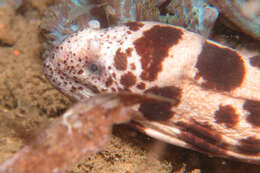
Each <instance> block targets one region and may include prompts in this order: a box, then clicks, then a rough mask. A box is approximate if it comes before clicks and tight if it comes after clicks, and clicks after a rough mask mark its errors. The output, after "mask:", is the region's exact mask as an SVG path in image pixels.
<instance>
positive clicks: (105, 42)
mask: <svg viewBox="0 0 260 173" xmlns="http://www.w3.org/2000/svg"><path fill="white" fill-rule="evenodd" d="M259 59H260V58H259V57H255V58H252V59H250V58H248V57H243V56H241V55H240V54H239V53H238V52H236V51H235V50H233V49H231V48H228V47H225V46H222V45H220V44H218V43H216V42H213V41H209V40H205V39H204V38H203V37H201V36H200V35H198V34H195V33H192V32H189V31H186V30H185V29H183V28H180V27H176V26H172V25H166V24H161V23H155V22H138V23H130V24H126V25H120V26H116V27H113V28H108V29H100V30H97V29H91V28H87V29H85V30H82V31H80V32H78V33H76V34H73V35H71V36H70V37H69V38H67V39H66V40H65V41H64V42H63V43H62V44H61V45H60V46H59V47H58V48H57V49H55V50H54V51H53V55H50V56H49V57H47V59H46V60H45V63H44V72H45V74H46V76H47V78H48V79H50V81H51V83H52V84H53V85H54V86H55V87H56V88H58V89H59V90H60V91H61V92H63V93H64V94H65V95H67V96H69V97H71V98H73V99H75V100H78V101H80V100H82V99H87V98H88V97H90V96H94V95H96V94H98V93H103V92H106V93H110V92H120V91H125V90H126V91H130V92H134V93H141V94H142V93H152V94H159V95H162V96H165V97H170V98H172V99H175V100H177V102H178V103H177V104H176V105H170V106H169V105H168V106H167V105H166V107H165V105H164V104H160V103H158V104H155V106H154V107H156V105H159V106H158V107H157V108H154V110H147V107H153V106H151V105H149V104H150V103H149V104H146V103H144V105H140V106H139V107H135V109H137V110H139V111H140V112H142V113H143V114H144V118H143V119H137V120H136V123H135V124H134V126H135V127H137V128H139V129H140V130H141V131H143V132H144V133H146V134H148V135H150V136H153V137H155V138H157V139H160V140H163V141H165V142H168V143H172V144H175V145H178V146H181V147H185V148H190V149H193V150H197V151H200V152H203V153H207V154H210V155H217V156H221V157H231V158H234V159H238V160H241V161H245V162H251V163H257V164H260V67H259V61H260V60H259ZM65 61H66V62H65ZM145 63H146V64H145ZM93 64H94V65H93ZM124 75H125V76H127V77H125V78H124V77H123V76H124ZM129 76H130V77H129ZM131 76H134V77H131ZM152 105H153V104H152ZM142 106H143V107H142ZM160 106H162V107H160ZM141 107H142V108H141ZM160 108H162V111H159V110H160ZM158 109H159V110H158ZM156 111H158V115H156ZM169 112H170V113H169ZM164 113H165V114H164ZM150 114H155V115H150ZM166 114H167V115H166Z"/></svg>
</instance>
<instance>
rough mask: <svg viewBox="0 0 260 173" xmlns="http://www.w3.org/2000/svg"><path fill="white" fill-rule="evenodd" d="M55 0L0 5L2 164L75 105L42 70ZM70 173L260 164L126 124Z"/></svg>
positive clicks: (223, 35)
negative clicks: (47, 13) (47, 19)
mask: <svg viewBox="0 0 260 173" xmlns="http://www.w3.org/2000/svg"><path fill="white" fill-rule="evenodd" d="M51 3H52V0H37V1H33V0H27V1H25V3H24V4H23V5H22V6H21V7H20V8H19V9H17V10H16V11H15V10H13V9H11V8H1V9H0V162H2V161H4V160H6V159H7V158H9V157H11V156H12V155H13V154H14V153H15V152H16V151H17V150H19V149H20V148H21V147H23V146H24V145H25V144H27V143H28V142H29V141H30V140H32V139H33V138H34V137H35V136H36V135H37V134H39V132H40V131H41V130H42V129H44V128H46V127H47V126H48V125H49V124H50V123H51V122H52V121H53V120H55V118H57V117H58V116H59V115H61V113H62V112H64V110H66V109H67V108H68V107H69V106H70V105H71V104H72V103H71V102H70V101H69V100H68V99H67V98H66V97H64V96H63V95H62V94H60V93H59V92H58V91H57V90H56V89H54V88H53V87H52V86H51V85H50V84H49V83H48V81H47V79H46V78H45V76H44V75H43V73H42V61H43V59H42V58H41V54H42V52H43V44H42V43H43V40H42V39H41V36H40V31H41V30H40V27H39V25H40V24H41V18H42V16H43V12H44V10H45V9H46V8H47V7H48V5H50V4H51ZM214 39H216V40H218V41H222V42H224V43H226V44H231V45H232V46H234V47H238V48H246V49H250V51H256V50H257V47H258V51H260V50H259V47H260V43H259V41H258V42H257V41H254V40H251V39H249V38H248V37H247V36H245V35H240V34H239V33H237V32H231V31H229V30H228V29H227V28H224V29H223V26H222V25H218V26H217V27H216V28H215V36H214ZM70 172H72V173H86V172H93V173H94V172H98V173H109V172H111V173H112V172H113V173H137V172H140V173H141V172H142V173H144V172H147V173H157V172H158V173H167V172H172V173H173V172H174V173H175V172H176V173H177V172H183V173H184V172H185V173H188V172H192V173H199V172H203V173H220V172H221V173H244V172H250V173H259V172H260V166H257V165H252V164H246V163H241V162H236V161H230V160H226V159H221V158H214V157H209V156H206V155H203V154H200V153H197V152H194V151H190V150H186V149H182V148H179V147H176V146H173V145H168V144H165V143H161V142H159V141H157V140H154V139H152V138H150V137H147V136H145V135H143V134H141V133H139V132H137V131H136V130H134V129H132V128H130V127H128V126H127V125H120V126H116V127H115V128H114V132H113V137H112V140H111V142H110V144H109V145H108V146H107V147H106V148H105V150H104V151H102V152H99V153H97V154H93V155H91V156H89V157H86V158H84V159H83V160H82V161H81V162H79V163H77V164H76V165H74V166H72V167H71V169H70Z"/></svg>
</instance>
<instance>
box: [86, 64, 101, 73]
mask: <svg viewBox="0 0 260 173" xmlns="http://www.w3.org/2000/svg"><path fill="white" fill-rule="evenodd" d="M87 69H88V71H89V72H91V73H93V74H100V73H101V71H100V68H99V66H98V65H97V64H95V63H89V64H88V66H87Z"/></svg>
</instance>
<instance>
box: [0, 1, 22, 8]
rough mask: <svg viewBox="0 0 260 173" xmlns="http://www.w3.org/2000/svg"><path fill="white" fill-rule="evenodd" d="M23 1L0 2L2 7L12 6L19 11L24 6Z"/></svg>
mask: <svg viewBox="0 0 260 173" xmlns="http://www.w3.org/2000/svg"><path fill="white" fill-rule="evenodd" d="M22 2H23V0H0V7H6V6H10V7H12V8H14V9H17V8H19V7H20V5H21V4H22Z"/></svg>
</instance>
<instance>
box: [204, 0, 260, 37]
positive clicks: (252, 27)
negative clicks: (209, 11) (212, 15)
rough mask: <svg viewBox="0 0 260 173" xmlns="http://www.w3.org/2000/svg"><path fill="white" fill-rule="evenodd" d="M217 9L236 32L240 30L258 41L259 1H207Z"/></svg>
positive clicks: (259, 25)
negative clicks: (233, 26) (232, 25)
mask: <svg viewBox="0 0 260 173" xmlns="http://www.w3.org/2000/svg"><path fill="white" fill-rule="evenodd" d="M208 1H209V2H210V3H211V4H212V5H214V6H215V7H216V8H218V10H219V12H220V13H222V14H223V15H224V16H225V17H226V18H227V19H228V20H229V21H230V22H232V23H233V24H234V25H235V26H236V30H237V29H239V30H242V31H244V32H245V33H247V34H249V35H251V36H252V37H254V38H256V39H258V40H260V1H259V0H247V1H245V0H235V1H230V0H208Z"/></svg>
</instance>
